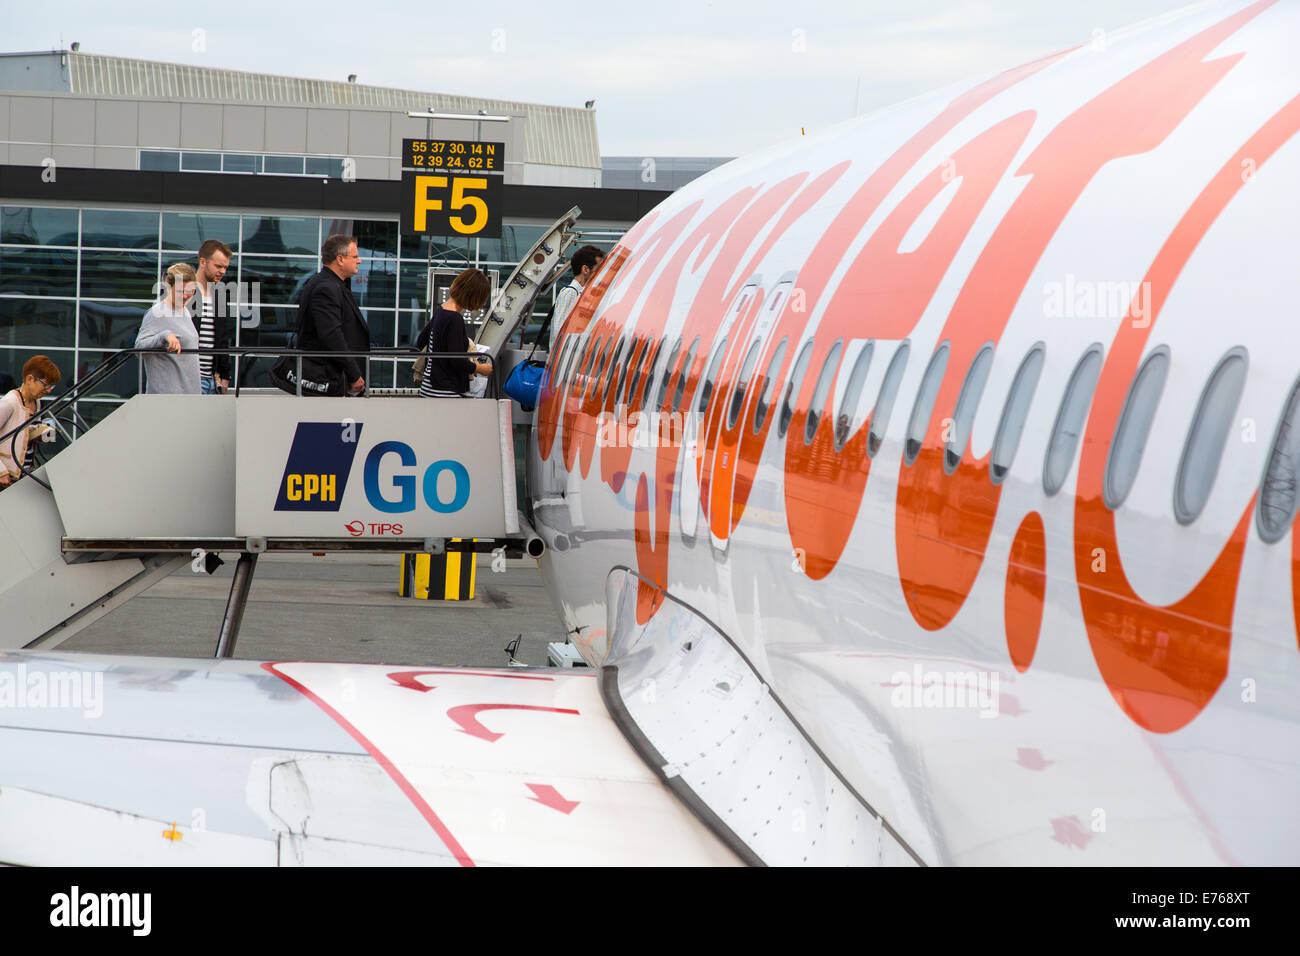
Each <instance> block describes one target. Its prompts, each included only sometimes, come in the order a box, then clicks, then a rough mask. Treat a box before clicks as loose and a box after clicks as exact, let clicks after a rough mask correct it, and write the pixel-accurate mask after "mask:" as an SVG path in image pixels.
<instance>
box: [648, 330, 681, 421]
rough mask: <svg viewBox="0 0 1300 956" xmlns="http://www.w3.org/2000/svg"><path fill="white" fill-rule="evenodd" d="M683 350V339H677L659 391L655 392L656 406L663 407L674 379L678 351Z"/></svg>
mask: <svg viewBox="0 0 1300 956" xmlns="http://www.w3.org/2000/svg"><path fill="white" fill-rule="evenodd" d="M681 350H682V340H681V339H680V338H678V339H677V341H676V342H675V343H673V350H672V351H671V352H669V353H668V361H667V362H665V363H664V371H663V376H662V377H661V378H660V380H659V391H657V392H656V393H655V403H654V406H653V407H654V408H662V407H663V404H664V399H666V398H667V397H668V383H669V382H670V381H672V377H673V369H674V368H676V366H677V353H678V352H680V351H681Z"/></svg>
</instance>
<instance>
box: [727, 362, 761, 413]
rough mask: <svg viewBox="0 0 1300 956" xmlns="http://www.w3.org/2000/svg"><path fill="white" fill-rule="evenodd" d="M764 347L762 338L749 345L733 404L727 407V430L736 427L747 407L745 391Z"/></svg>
mask: <svg viewBox="0 0 1300 956" xmlns="http://www.w3.org/2000/svg"><path fill="white" fill-rule="evenodd" d="M762 349H763V342H762V340H761V339H754V341H753V342H752V343H750V346H749V352H748V353H747V354H746V355H745V361H744V363H743V364H742V365H741V366H740V377H739V378H738V379H737V380H736V387H735V389H733V390H732V393H731V405H730V406H729V407H728V408H727V431H731V429H733V428H735V427H736V419H738V418H740V410H741V409H742V408H744V407H745V391H746V390H747V389H748V388H749V379H750V377H751V376H752V375H753V374H754V366H755V365H757V364H758V353H759V352H761V351H762Z"/></svg>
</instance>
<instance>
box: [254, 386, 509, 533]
mask: <svg viewBox="0 0 1300 956" xmlns="http://www.w3.org/2000/svg"><path fill="white" fill-rule="evenodd" d="M500 414H501V411H500V407H499V406H498V404H497V403H496V402H494V401H482V400H478V401H475V400H466V399H455V398H447V399H438V398H424V399H413V398H412V399H407V398H370V399H355V398H302V399H295V400H293V401H284V400H283V399H277V398H276V397H262V396H248V397H247V398H241V399H239V400H238V402H237V405H236V414H235V422H236V424H235V427H236V432H235V533H236V535H238V536H240V537H270V538H311V537H322V538H414V539H422V538H430V537H501V536H504V535H505V533H506V526H505V504H504V501H505V498H504V492H503V487H502V476H503V475H508V476H509V477H510V480H512V481H513V480H514V465H513V463H512V462H511V463H503V462H502V458H501V456H502V450H501V449H502V445H501V441H500V435H501V423H500V420H499V416H500ZM507 414H508V412H507Z"/></svg>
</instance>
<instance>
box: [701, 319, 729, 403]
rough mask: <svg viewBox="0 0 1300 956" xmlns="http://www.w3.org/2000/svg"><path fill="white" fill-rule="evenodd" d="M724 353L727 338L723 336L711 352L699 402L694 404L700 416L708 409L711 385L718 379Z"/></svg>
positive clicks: (711, 391) (711, 390)
mask: <svg viewBox="0 0 1300 956" xmlns="http://www.w3.org/2000/svg"><path fill="white" fill-rule="evenodd" d="M726 353H727V337H726V336H725V335H724V336H723V337H722V341H721V342H719V343H718V346H717V348H715V349H714V350H713V361H712V362H710V363H709V370H708V372H706V373H705V375H704V384H702V385H701V386H700V400H699V401H698V402H696V403H695V410H696V411H697V412H699V413H700V414H703V413H704V409H705V408H707V407H708V404H709V396H710V395H712V394H713V383H714V382H716V381H717V379H718V366H720V365H721V364H722V357H723V356H724V355H726Z"/></svg>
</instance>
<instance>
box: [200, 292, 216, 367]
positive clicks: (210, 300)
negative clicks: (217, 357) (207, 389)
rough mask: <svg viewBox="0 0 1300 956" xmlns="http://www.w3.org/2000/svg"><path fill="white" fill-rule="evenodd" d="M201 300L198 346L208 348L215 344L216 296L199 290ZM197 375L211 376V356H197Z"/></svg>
mask: <svg viewBox="0 0 1300 956" xmlns="http://www.w3.org/2000/svg"><path fill="white" fill-rule="evenodd" d="M199 296H200V297H201V298H202V300H203V312H202V314H201V315H200V316H199V323H198V325H199V348H201V349H204V350H210V349H212V348H213V347H215V346H216V344H217V323H216V315H217V297H216V296H214V295H206V294H204V293H203V292H199ZM199 377H200V378H212V356H211V355H210V354H209V355H200V356H199Z"/></svg>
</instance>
